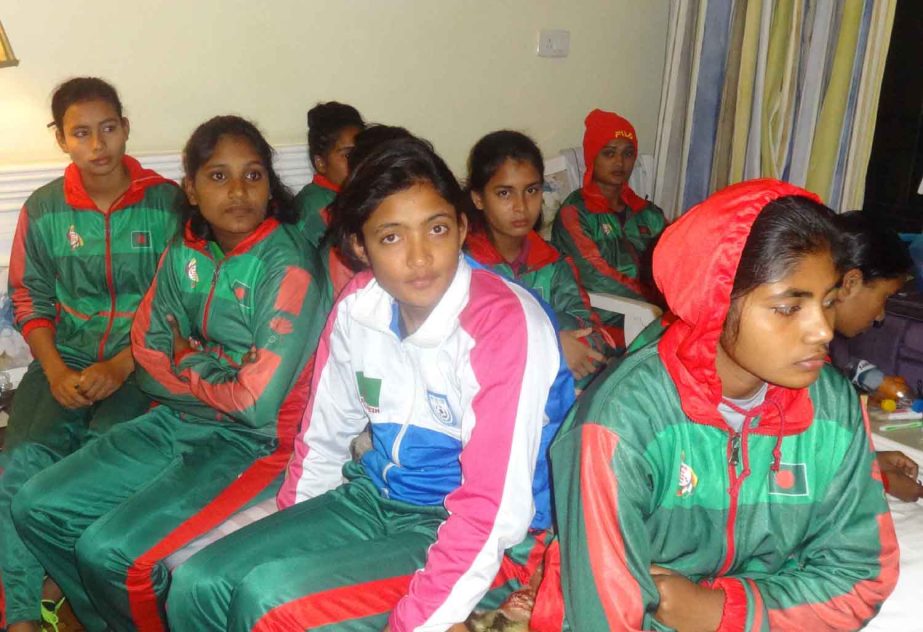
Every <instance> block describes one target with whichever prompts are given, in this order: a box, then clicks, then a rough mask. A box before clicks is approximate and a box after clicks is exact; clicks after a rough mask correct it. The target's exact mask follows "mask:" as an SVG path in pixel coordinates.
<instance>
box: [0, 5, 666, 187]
mask: <svg viewBox="0 0 923 632" xmlns="http://www.w3.org/2000/svg"><path fill="white" fill-rule="evenodd" d="M668 9H669V3H668V0H579V1H577V2H572V1H565V0H273V1H264V2H261V1H260V0H187V1H180V0H152V1H148V2H135V1H130V0H129V1H126V0H69V1H68V2H60V1H55V0H14V1H13V2H3V3H2V4H0V20H2V21H3V24H4V26H5V27H6V31H7V34H8V35H9V37H10V40H11V41H12V44H13V48H14V50H15V52H16V55H17V57H19V59H20V60H21V62H20V65H19V66H18V67H15V68H5V69H0V165H11V164H19V163H28V162H36V161H47V160H59V159H61V158H62V156H61V155H60V153H59V151H58V149H57V147H56V145H55V143H54V139H53V134H52V132H51V131H50V130H47V129H46V128H45V124H46V123H47V122H48V121H49V120H50V119H51V115H50V112H49V102H50V94H51V91H52V89H53V88H54V86H55V85H56V84H57V83H59V82H60V81H62V80H64V79H66V78H68V77H71V76H74V75H98V76H101V77H104V78H106V79H109V80H110V81H112V82H113V83H114V84H115V85H116V86H117V87H118V89H119V91H120V92H121V95H122V100H123V102H124V104H125V106H126V110H127V112H126V113H127V115H128V116H129V117H130V118H131V121H132V133H131V139H130V141H129V150H130V151H134V152H139V153H140V152H146V151H160V150H175V149H178V148H180V147H181V146H182V144H183V143H184V142H185V139H186V137H187V136H188V135H189V134H190V132H191V131H192V129H193V128H194V127H195V126H196V125H197V124H198V123H200V122H202V121H203V120H205V119H206V118H208V117H209V116H211V115H214V114H218V113H226V112H236V113H239V114H242V115H244V116H247V117H249V118H252V119H253V120H255V121H256V122H257V123H258V124H259V125H260V126H261V128H262V129H263V130H264V132H265V133H266V135H267V137H268V138H269V140H270V141H271V142H273V143H275V144H286V143H301V142H304V139H305V112H306V110H307V109H308V108H309V107H310V106H311V105H313V104H314V103H316V102H317V101H319V100H329V99H337V100H341V101H346V102H349V103H352V104H354V105H355V106H357V107H358V108H359V109H360V111H361V112H362V113H363V114H364V115H365V117H366V118H367V119H368V120H370V121H376V122H384V123H392V124H399V125H405V126H406V127H408V128H410V129H411V130H412V131H414V132H416V133H418V134H420V135H422V136H424V137H426V138H428V139H430V140H431V141H433V143H434V144H435V145H436V148H437V150H438V151H439V152H440V153H441V154H442V155H443V156H444V157H445V158H446V160H447V161H448V162H449V164H450V166H452V168H453V169H455V170H456V172H457V173H459V174H462V172H463V170H464V163H465V159H466V156H467V152H468V149H469V148H470V146H471V145H472V144H473V143H474V141H475V140H477V138H479V137H480V136H481V135H483V134H484V133H487V132H489V131H492V130H494V129H498V128H502V127H511V128H516V129H521V130H524V131H526V132H528V133H530V134H531V135H533V137H534V138H535V139H536V140H537V141H538V142H539V144H540V145H541V147H542V149H543V151H544V152H545V153H546V154H548V155H550V154H553V153H556V152H557V151H558V150H560V149H561V148H563V147H567V146H572V145H576V144H579V143H580V140H581V135H582V131H583V118H584V116H585V115H586V113H587V112H588V111H589V110H590V109H592V108H593V107H604V108H607V109H614V110H617V111H618V112H620V113H621V114H623V115H625V116H627V117H628V118H629V119H630V120H632V121H633V122H634V124H635V127H636V128H637V130H638V134H639V136H640V140H641V151H642V152H651V151H652V150H653V146H654V135H655V133H656V123H657V110H658V106H659V99H660V86H661V80H662V75H663V63H664V50H665V45H666V35H667V18H668V13H669V10H668ZM543 27H545V28H563V29H568V30H570V33H571V54H570V56H569V57H568V58H566V59H544V58H539V57H537V56H536V55H535V45H536V35H537V31H538V30H539V29H540V28H543Z"/></svg>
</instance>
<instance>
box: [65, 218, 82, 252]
mask: <svg viewBox="0 0 923 632" xmlns="http://www.w3.org/2000/svg"><path fill="white" fill-rule="evenodd" d="M67 242H68V243H69V244H70V245H71V250H77V248H79V247H80V246H82V245H83V237H81V236H80V235H79V234H78V233H77V229H76V228H74V225H73V224H71V226H70V228H69V229H68V230H67Z"/></svg>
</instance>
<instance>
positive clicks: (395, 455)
mask: <svg viewBox="0 0 923 632" xmlns="http://www.w3.org/2000/svg"><path fill="white" fill-rule="evenodd" d="M400 345H401V353H403V354H404V355H407V356H408V357H410V363H411V364H412V365H413V368H414V370H413V371H412V373H413V400H411V405H410V415H409V416H408V417H407V418H405V419H404V421H403V422H402V425H401V429H400V430H399V431H398V433H397V436H396V437H394V443H392V444H391V462H392V464H393V465H394V466H395V467H400V466H401V458H400V456H399V454H400V450H401V442H402V441H403V439H404V435H405V434H407V429H408V428H409V427H410V423H411V420H412V419H413V414H414V412H416V410H417V371H416V363H415V362H414V359H413V357H412V356H410V354H409V353H407V351H406V350H405V349H404V343H403V342H401V343H400ZM386 469H390V465H389V466H388V468H386Z"/></svg>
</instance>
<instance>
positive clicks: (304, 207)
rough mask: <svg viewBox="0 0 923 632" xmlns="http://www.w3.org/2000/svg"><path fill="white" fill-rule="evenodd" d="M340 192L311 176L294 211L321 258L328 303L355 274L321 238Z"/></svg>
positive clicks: (320, 177) (334, 248)
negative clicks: (332, 204) (311, 178)
mask: <svg viewBox="0 0 923 632" xmlns="http://www.w3.org/2000/svg"><path fill="white" fill-rule="evenodd" d="M339 192H340V187H338V186H337V185H335V184H334V183H333V182H331V181H330V180H328V179H327V178H325V177H324V176H322V175H320V174H319V173H317V174H314V180H312V181H311V183H310V184H308V185H307V186H305V187H304V188H303V189H302V190H301V191H299V192H298V195H297V196H295V208H297V209H298V212H299V215H300V217H299V219H298V227H299V228H300V229H301V232H302V235H304V238H305V240H307V242H308V244H309V245H310V246H311V248H312V249H313V250H314V251H315V252H317V256H318V257H319V258H320V262H321V266H323V270H324V274H325V275H326V277H327V287H328V289H329V291H330V301H331V304H332V302H333V299H335V298H336V297H337V296H338V295H339V294H340V291H341V290H342V289H343V288H344V287H346V284H347V283H349V281H350V280H351V279H352V278H353V276H354V275H355V272H353V271H352V270H350V269H349V267H348V266H347V265H346V264H345V263H344V262H343V260H342V259H341V258H340V255H339V250H338V249H337V248H336V247H335V246H334V245H333V244H331V243H329V242H328V241H327V240H325V239H324V237H325V235H326V234H327V228H328V227H329V226H330V211H329V210H328V209H327V207H328V206H330V204H331V203H332V202H333V200H334V198H336V195H337V193H339Z"/></svg>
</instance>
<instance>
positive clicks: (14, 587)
mask: <svg viewBox="0 0 923 632" xmlns="http://www.w3.org/2000/svg"><path fill="white" fill-rule="evenodd" d="M75 368H78V369H81V368H83V367H82V366H77V367H75ZM150 407H151V400H150V398H148V397H147V396H146V395H144V393H142V392H141V390H140V389H139V388H138V387H137V385H136V384H135V380H134V376H130V377H129V378H128V379H127V380H126V381H125V383H124V384H122V386H121V387H120V388H119V389H118V390H117V391H115V392H114V393H113V394H112V395H110V396H109V397H107V398H106V399H104V400H102V401H100V402H97V403H96V404H94V405H92V406H89V407H87V408H77V409H70V408H64V407H63V406H61V404H59V403H58V400H56V399H55V398H54V396H53V395H52V394H51V387H50V386H49V385H48V380H47V379H46V378H45V372H44V371H43V370H42V367H41V366H40V365H39V363H38V362H33V363H32V364H31V365H30V366H29V368H28V369H27V370H26V373H25V375H23V378H22V381H21V382H20V383H19V387H18V388H17V389H16V395H15V396H14V398H13V403H12V407H11V415H10V423H9V426H7V430H6V435H5V437H4V446H3V452H0V629H2V628H3V627H4V626H5V625H9V624H11V623H16V622H19V621H38V620H39V619H40V616H41V611H40V600H41V595H42V583H43V580H44V577H45V570H44V569H43V568H42V565H41V564H40V563H39V561H38V560H37V559H35V556H34V555H32V553H31V552H30V551H29V549H28V548H26V545H25V544H24V543H23V541H22V539H21V538H20V537H19V534H18V533H17V532H16V529H15V527H14V526H13V520H12V518H11V516H10V505H11V504H12V502H13V496H15V495H16V493H17V492H18V491H19V490H20V489H21V488H22V486H23V485H25V483H26V481H28V480H29V479H30V478H32V476H34V475H35V474H37V473H39V472H41V471H42V470H44V469H45V468H48V467H50V466H51V465H53V464H55V463H57V462H58V461H60V460H61V459H63V458H64V457H66V456H67V455H68V454H71V453H72V452H74V451H76V450H77V449H78V448H80V446H82V445H83V444H85V443H87V442H89V441H90V440H92V439H93V438H95V437H98V436H99V435H101V434H103V433H104V432H106V431H107V430H109V429H110V428H111V427H112V426H114V425H115V424H118V423H120V422H123V421H127V420H129V419H133V418H135V417H137V416H138V415H142V414H144V413H145V412H146V411H147V410H148V409H149V408H150Z"/></svg>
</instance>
